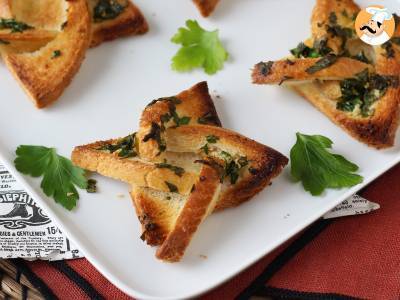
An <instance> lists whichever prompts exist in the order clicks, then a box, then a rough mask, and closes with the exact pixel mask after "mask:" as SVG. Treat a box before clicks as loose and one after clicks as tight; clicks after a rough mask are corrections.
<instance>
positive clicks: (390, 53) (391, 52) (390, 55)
mask: <svg viewBox="0 0 400 300" xmlns="http://www.w3.org/2000/svg"><path fill="white" fill-rule="evenodd" d="M381 47H382V48H383V49H385V51H386V53H385V56H386V57H387V58H394V55H395V52H394V49H393V44H392V42H391V41H387V42H386V43H384V44H382V46H381Z"/></svg>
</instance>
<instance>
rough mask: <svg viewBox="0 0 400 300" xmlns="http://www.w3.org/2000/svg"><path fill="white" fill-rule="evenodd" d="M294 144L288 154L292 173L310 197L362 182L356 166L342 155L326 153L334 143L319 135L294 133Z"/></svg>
mask: <svg viewBox="0 0 400 300" xmlns="http://www.w3.org/2000/svg"><path fill="white" fill-rule="evenodd" d="M296 136H297V141H296V144H295V145H294V146H293V148H292V149H291V151H290V160H291V174H292V176H293V178H294V179H295V180H296V181H301V182H302V183H303V187H304V189H305V190H306V191H309V192H310V193H311V194H312V195H313V196H316V195H321V194H322V192H323V191H324V190H325V189H327V188H342V187H351V186H353V185H356V184H359V183H361V182H362V181H363V177H362V176H360V175H358V174H355V173H354V172H356V171H357V170H358V166H357V165H356V164H354V163H352V162H350V161H348V160H347V159H346V158H344V157H343V156H341V155H338V154H333V153H331V152H330V151H329V149H331V148H332V144H333V142H332V141H331V140H330V139H328V138H327V137H324V136H322V135H305V134H301V133H297V134H296Z"/></svg>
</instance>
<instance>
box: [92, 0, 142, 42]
mask: <svg viewBox="0 0 400 300" xmlns="http://www.w3.org/2000/svg"><path fill="white" fill-rule="evenodd" d="M97 2H98V0H88V3H89V8H90V12H91V13H92V14H93V9H94V7H95V5H96V4H97ZM120 2H121V3H122V5H124V6H125V8H124V10H123V12H122V13H121V14H120V15H118V16H117V17H116V18H115V19H112V20H105V21H101V22H97V21H95V20H94V19H93V17H92V22H93V24H92V41H91V44H90V47H95V46H98V45H100V44H101V43H102V42H106V41H112V40H115V39H117V38H120V37H125V36H129V35H136V34H144V33H146V32H147V31H148V30H149V26H148V24H147V22H146V19H145V18H144V16H143V14H142V13H141V11H140V10H139V8H137V7H136V6H135V5H134V4H133V3H132V2H131V1H130V0H126V1H120Z"/></svg>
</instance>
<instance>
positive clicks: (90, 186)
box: [86, 179, 97, 193]
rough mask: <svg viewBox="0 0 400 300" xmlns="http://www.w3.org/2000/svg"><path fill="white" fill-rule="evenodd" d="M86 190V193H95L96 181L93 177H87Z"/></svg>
mask: <svg viewBox="0 0 400 300" xmlns="http://www.w3.org/2000/svg"><path fill="white" fill-rule="evenodd" d="M86 191H87V192H88V193H96V192H97V181H96V180H94V179H88V181H87V188H86Z"/></svg>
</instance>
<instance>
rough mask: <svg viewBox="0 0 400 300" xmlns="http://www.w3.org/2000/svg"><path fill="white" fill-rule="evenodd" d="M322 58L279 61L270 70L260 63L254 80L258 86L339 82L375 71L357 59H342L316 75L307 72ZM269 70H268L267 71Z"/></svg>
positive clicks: (254, 72)
mask: <svg viewBox="0 0 400 300" xmlns="http://www.w3.org/2000/svg"><path fill="white" fill-rule="evenodd" d="M320 59H321V58H301V59H291V60H278V61H276V62H272V65H271V66H270V69H268V67H267V64H268V63H263V62H261V63H258V64H256V65H255V66H254V69H253V73H252V79H253V83H256V84H277V83H282V82H285V83H290V82H292V81H304V80H315V79H322V80H337V79H342V78H350V77H354V76H355V75H356V74H358V73H360V72H362V71H364V70H365V69H371V70H372V69H373V68H372V66H371V65H369V64H366V63H363V62H361V61H359V60H356V59H351V58H347V57H340V58H338V59H337V61H336V62H335V63H334V64H333V65H331V66H329V67H327V68H323V69H321V70H319V71H317V72H315V73H308V72H307V71H306V70H307V69H309V68H310V67H312V66H314V65H315V63H316V62H317V61H319V60H320ZM266 68H267V69H266Z"/></svg>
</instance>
